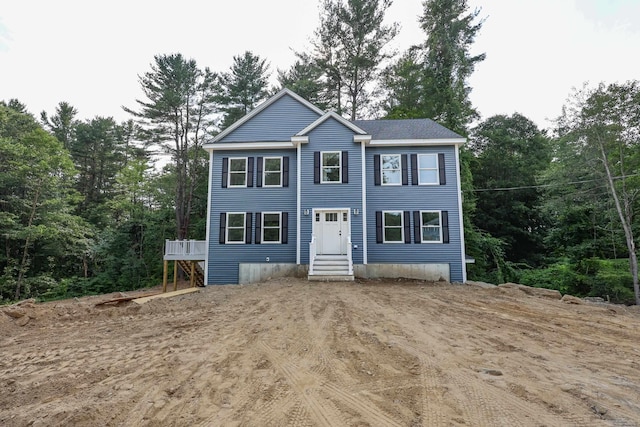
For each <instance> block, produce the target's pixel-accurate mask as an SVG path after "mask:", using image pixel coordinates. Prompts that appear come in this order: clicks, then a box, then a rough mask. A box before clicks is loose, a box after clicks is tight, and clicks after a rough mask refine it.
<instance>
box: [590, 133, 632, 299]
mask: <svg viewBox="0 0 640 427" xmlns="http://www.w3.org/2000/svg"><path fill="white" fill-rule="evenodd" d="M599 146H600V155H601V159H600V160H602V164H603V165H604V170H605V172H606V174H607V184H608V186H609V190H610V191H611V195H612V196H613V200H614V202H615V205H616V210H617V211H618V216H619V217H620V222H622V228H623V230H624V237H625V239H626V241H627V249H628V250H629V268H630V270H631V276H632V277H633V292H634V295H635V298H636V305H640V286H639V285H638V256H637V254H636V244H635V241H634V239H633V230H632V228H631V221H630V218H628V217H627V215H625V211H624V210H623V209H622V205H621V204H620V199H619V198H618V193H617V192H616V187H615V185H614V182H613V176H612V175H611V170H610V169H609V162H608V159H607V153H606V152H605V150H604V145H603V144H602V143H599ZM625 204H626V203H625Z"/></svg>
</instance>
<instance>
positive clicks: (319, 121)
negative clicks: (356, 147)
mask: <svg viewBox="0 0 640 427" xmlns="http://www.w3.org/2000/svg"><path fill="white" fill-rule="evenodd" d="M330 118H332V119H335V120H337V121H338V122H339V123H341V124H342V125H344V126H346V127H348V128H349V129H351V130H352V131H354V132H355V133H357V134H360V135H366V134H367V132H365V131H363V130H362V129H360V128H359V127H358V126H356V125H354V124H353V123H351V122H350V121H349V120H347V119H345V118H344V117H342V116H341V115H339V114H337V113H336V112H335V111H329V112H328V113H325V114H324V115H323V116H321V117H319V118H318V119H317V120H316V121H315V122H313V123H311V124H310V125H309V126H307V127H306V128H304V129H302V130H301V131H300V132H298V133H297V134H296V136H302V135H306V134H308V133H309V132H311V131H312V130H313V129H315V128H316V127H317V126H319V125H320V124H322V123H323V122H325V121H326V120H328V119H330Z"/></svg>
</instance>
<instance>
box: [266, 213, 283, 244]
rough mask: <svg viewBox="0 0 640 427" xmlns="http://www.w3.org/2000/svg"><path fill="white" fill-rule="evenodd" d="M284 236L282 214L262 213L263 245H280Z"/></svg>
mask: <svg viewBox="0 0 640 427" xmlns="http://www.w3.org/2000/svg"><path fill="white" fill-rule="evenodd" d="M280 236H282V213H281V212H263V213H262V239H261V241H262V243H280Z"/></svg>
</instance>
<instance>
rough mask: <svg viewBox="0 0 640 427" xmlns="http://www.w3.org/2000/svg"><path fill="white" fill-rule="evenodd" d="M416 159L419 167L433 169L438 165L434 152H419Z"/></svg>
mask: <svg viewBox="0 0 640 427" xmlns="http://www.w3.org/2000/svg"><path fill="white" fill-rule="evenodd" d="M418 160H419V168H420V169H426V168H431V169H435V168H437V167H438V160H437V158H436V156H435V154H421V155H419V156H418Z"/></svg>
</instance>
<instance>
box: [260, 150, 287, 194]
mask: <svg viewBox="0 0 640 427" xmlns="http://www.w3.org/2000/svg"><path fill="white" fill-rule="evenodd" d="M274 159H278V160H280V169H279V170H278V171H277V173H278V176H279V177H280V179H279V182H280V183H279V184H278V185H272V184H267V173H269V174H275V173H276V171H268V170H267V160H274ZM283 175H284V165H283V160H282V156H269V157H263V158H262V186H263V187H267V188H278V187H282V185H283Z"/></svg>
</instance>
